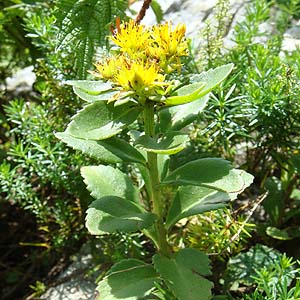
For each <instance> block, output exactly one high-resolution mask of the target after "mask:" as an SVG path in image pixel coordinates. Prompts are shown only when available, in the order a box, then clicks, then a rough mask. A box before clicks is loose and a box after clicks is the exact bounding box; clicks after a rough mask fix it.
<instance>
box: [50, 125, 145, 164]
mask: <svg viewBox="0 0 300 300" xmlns="http://www.w3.org/2000/svg"><path fill="white" fill-rule="evenodd" d="M55 136H56V137H57V138H59V139H60V140H61V141H63V142H64V143H66V144H67V145H68V146H69V147H72V148H73V149H75V150H80V151H81V152H83V153H85V154H87V155H89V156H91V157H94V158H97V159H99V160H101V161H102V162H105V163H112V164H114V163H120V162H137V163H142V164H145V158H144V156H143V155H142V154H141V153H140V152H139V151H138V150H136V149H135V148H134V147H132V146H131V145H130V144H128V143H127V142H125V141H123V140H121V139H119V138H116V137H111V138H109V139H106V140H103V141H94V140H84V139H80V138H76V137H73V136H72V135H71V134H69V133H68V132H67V131H65V132H57V133H55Z"/></svg>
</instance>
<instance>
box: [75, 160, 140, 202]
mask: <svg viewBox="0 0 300 300" xmlns="http://www.w3.org/2000/svg"><path fill="white" fill-rule="evenodd" d="M81 175H82V177H83V178H84V182H85V184H86V185H87V189H88V190H89V191H90V192H91V195H92V196H93V197H94V198H95V199H100V198H102V197H104V196H109V195H112V196H118V197H122V198H125V199H126V200H129V201H134V202H138V201H139V194H138V189H137V188H136V187H135V186H134V185H133V184H132V181H131V179H130V178H129V177H128V176H127V175H126V174H124V173H122V172H121V171H120V170H118V169H115V168H113V167H111V166H103V165H100V166H88V167H82V168H81Z"/></svg>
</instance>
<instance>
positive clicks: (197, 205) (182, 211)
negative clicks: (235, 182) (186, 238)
mask: <svg viewBox="0 0 300 300" xmlns="http://www.w3.org/2000/svg"><path fill="white" fill-rule="evenodd" d="M229 200H230V197H229V195H228V194H227V193H225V192H220V191H217V190H214V189H210V188H206V187H202V186H191V185H187V186H181V187H180V188H179V189H178V191H177V194H176V196H175V198H174V201H173V203H172V205H171V207H170V210H169V213H168V216H167V220H166V227H167V228H168V229H169V228H170V227H171V226H172V225H174V224H175V223H176V222H178V221H179V220H181V219H183V218H187V217H190V216H193V215H197V214H201V213H204V212H206V211H211V210H216V209H219V208H222V207H225V206H226V204H227V203H228V201H229Z"/></svg>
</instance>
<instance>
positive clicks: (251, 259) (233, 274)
mask: <svg viewBox="0 0 300 300" xmlns="http://www.w3.org/2000/svg"><path fill="white" fill-rule="evenodd" d="M281 258H282V254H281V253H280V252H279V251H277V250H275V249H272V248H269V247H267V246H264V245H261V244H256V245H255V246H254V247H252V248H250V249H249V250H248V251H247V252H243V253H239V254H238V255H236V256H234V257H231V258H230V259H229V261H228V263H227V270H226V274H225V278H226V281H227V285H230V286H232V287H236V288H238V287H239V285H243V286H245V285H246V286H250V285H253V284H255V283H257V282H256V280H255V279H254V277H256V276H257V271H259V270H262V269H263V268H266V269H269V270H271V269H272V266H274V262H279V261H280V260H281Z"/></svg>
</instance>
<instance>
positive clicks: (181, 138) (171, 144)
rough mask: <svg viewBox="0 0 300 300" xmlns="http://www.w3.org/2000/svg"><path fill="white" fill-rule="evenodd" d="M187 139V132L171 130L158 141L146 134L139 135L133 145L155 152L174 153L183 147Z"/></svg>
mask: <svg viewBox="0 0 300 300" xmlns="http://www.w3.org/2000/svg"><path fill="white" fill-rule="evenodd" d="M188 140H189V136H188V135H187V134H183V133H181V132H172V133H170V134H168V135H167V136H165V137H162V138H161V139H160V140H159V141H157V140H155V139H154V138H151V137H149V136H146V135H142V136H140V137H139V138H138V139H137V140H136V141H135V143H134V144H135V146H136V147H138V148H140V149H142V150H145V151H147V152H153V153H157V154H169V155H172V154H175V153H178V152H180V151H181V150H183V149H184V148H185V144H186V142H187V141H188Z"/></svg>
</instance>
